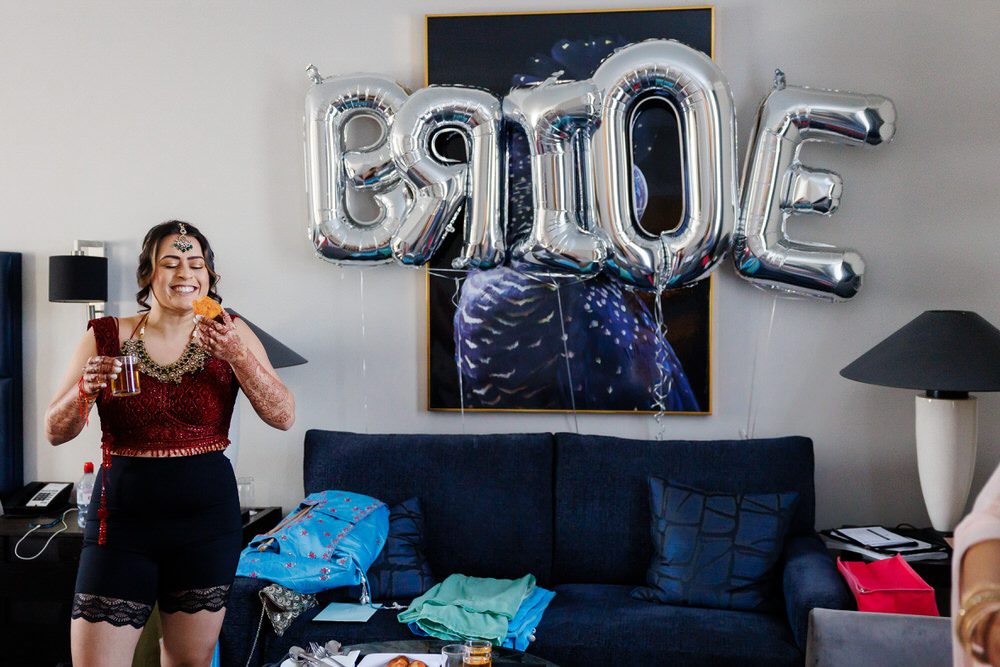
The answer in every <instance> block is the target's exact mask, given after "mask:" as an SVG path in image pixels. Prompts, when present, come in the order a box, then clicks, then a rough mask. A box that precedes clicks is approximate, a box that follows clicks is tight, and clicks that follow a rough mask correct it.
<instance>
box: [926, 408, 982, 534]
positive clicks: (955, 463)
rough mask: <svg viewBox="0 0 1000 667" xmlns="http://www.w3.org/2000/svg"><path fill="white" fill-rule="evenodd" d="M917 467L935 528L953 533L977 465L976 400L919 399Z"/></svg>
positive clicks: (963, 511) (928, 510)
mask: <svg viewBox="0 0 1000 667" xmlns="http://www.w3.org/2000/svg"><path fill="white" fill-rule="evenodd" d="M916 399H917V404H916V414H917V422H916V426H917V468H918V470H919V471H920V488H921V490H922V491H923V494H924V504H925V505H926V506H927V513H928V514H929V515H930V518H931V525H932V526H934V529H935V530H937V531H941V532H951V531H953V530H954V529H955V526H957V525H958V522H959V521H961V519H962V516H963V514H964V513H965V503H966V501H967V500H968V498H969V489H971V488H972V474H973V471H974V469H975V465H976V441H977V426H976V398H975V396H969V397H968V398H959V399H951V398H928V397H927V396H923V395H921V396H917V397H916Z"/></svg>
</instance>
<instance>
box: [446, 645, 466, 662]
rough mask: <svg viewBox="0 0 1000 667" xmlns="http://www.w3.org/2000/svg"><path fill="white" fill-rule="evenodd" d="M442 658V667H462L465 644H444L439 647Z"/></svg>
mask: <svg viewBox="0 0 1000 667" xmlns="http://www.w3.org/2000/svg"><path fill="white" fill-rule="evenodd" d="M441 655H443V656H444V666H443V667H462V663H463V662H464V661H465V644H445V645H444V646H442V647H441Z"/></svg>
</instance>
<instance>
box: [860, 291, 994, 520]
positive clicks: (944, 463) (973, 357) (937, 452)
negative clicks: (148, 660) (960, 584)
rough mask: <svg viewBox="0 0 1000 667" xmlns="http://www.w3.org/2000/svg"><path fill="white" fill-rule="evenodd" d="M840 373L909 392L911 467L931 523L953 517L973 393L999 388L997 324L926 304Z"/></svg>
mask: <svg viewBox="0 0 1000 667" xmlns="http://www.w3.org/2000/svg"><path fill="white" fill-rule="evenodd" d="M840 374H841V375H843V376H844V377H845V378H848V379H849V380H857V381H858V382H867V383H868V384H877V385H882V386H885V387H900V388H903V389H921V390H923V391H924V393H923V394H920V395H917V397H916V436H917V437H916V440H917V469H918V470H919V472H920V488H921V490H922V492H923V495H924V504H925V505H926V506H927V513H928V514H929V515H930V519H931V525H932V526H934V529H935V530H937V531H939V532H951V531H953V530H954V529H955V526H956V525H958V522H959V521H960V520H961V518H962V515H963V513H964V512H965V504H966V501H967V500H968V497H969V489H970V488H971V486H972V474H973V471H974V469H975V463H976V428H977V427H976V398H975V397H974V396H969V392H970V391H1000V330H997V328H996V327H994V326H993V325H992V324H990V323H989V322H987V321H986V320H984V319H983V318H982V317H980V316H979V315H977V314H976V313H973V312H969V311H962V310H928V311H926V312H925V313H923V314H922V315H920V316H918V317H917V318H916V319H914V320H913V321H912V322H910V323H909V324H907V325H906V326H904V327H903V328H902V329H900V330H899V331H897V332H896V333H894V334H892V335H891V336H889V337H888V338H886V339H885V340H883V341H882V342H881V343H879V344H878V345H876V346H875V347H873V348H872V349H871V350H869V351H868V352H865V353H864V354H863V355H861V356H860V357H858V358H857V359H856V360H855V361H853V362H852V363H850V364H849V365H847V366H846V367H844V368H843V369H842V370H841V371H840Z"/></svg>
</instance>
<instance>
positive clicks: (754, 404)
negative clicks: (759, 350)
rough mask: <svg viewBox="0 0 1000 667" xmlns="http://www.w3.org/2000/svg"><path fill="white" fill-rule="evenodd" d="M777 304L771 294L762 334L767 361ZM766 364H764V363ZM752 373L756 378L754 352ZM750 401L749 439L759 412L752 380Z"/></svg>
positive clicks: (764, 356)
mask: <svg viewBox="0 0 1000 667" xmlns="http://www.w3.org/2000/svg"><path fill="white" fill-rule="evenodd" d="M777 306H778V295H777V294H772V295H771V316H770V317H769V318H768V321H767V333H766V334H765V335H764V353H763V360H764V361H765V362H767V357H768V355H769V353H770V350H771V332H772V331H773V330H774V311H775V310H776V309H777ZM764 365H766V364H764ZM753 374H754V377H755V378H756V375H757V354H756V352H755V353H754V360H753ZM750 403H751V405H752V408H753V409H752V412H751V413H750V414H748V415H747V439H750V438H752V437H753V436H754V434H755V433H756V432H757V413H758V412H760V401H757V400H755V397H754V394H753V381H751V384H750ZM751 414H752V415H753V420H752V421H751Z"/></svg>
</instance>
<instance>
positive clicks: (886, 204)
mask: <svg viewBox="0 0 1000 667" xmlns="http://www.w3.org/2000/svg"><path fill="white" fill-rule="evenodd" d="M551 4H552V3H540V2H537V1H534V2H532V1H528V0H507V1H506V2H496V1H490V2H482V3H477V4H475V6H474V7H470V5H469V4H468V3H465V2H459V1H458V0H438V1H433V2H430V1H423V2H413V1H410V2H406V1H403V0H398V1H391V0H367V1H365V2H351V3H348V2H333V1H325V2H321V1H314V2H263V1H260V0H257V1H247V0H226V1H221V0H218V1H214V2H209V3H205V2H193V1H186V2H169V3H167V2H149V1H145V2H136V1H135V0H131V1H129V0H121V1H115V2H111V1H105V2H87V3H79V2H72V1H66V2H54V1H49V2H30V3H29V2H16V1H14V0H0V156H2V158H0V202H2V222H0V249H3V250H13V251H19V252H22V253H24V254H25V262H24V269H25V276H24V295H25V330H24V340H25V363H24V365H25V382H26V384H25V437H26V443H27V445H26V452H25V475H26V477H27V478H28V479H37V478H42V479H76V477H78V474H79V473H78V471H79V470H80V466H81V463H82V462H83V461H84V460H97V459H99V450H98V441H99V431H98V428H97V425H96V423H92V424H91V426H90V427H89V428H88V429H87V431H86V432H85V433H84V434H83V435H82V436H81V437H80V438H78V439H77V440H75V441H73V442H71V443H68V444H66V445H63V446H61V447H59V448H53V447H50V446H49V445H48V444H47V443H46V442H45V439H44V432H43V429H42V416H43V413H44V409H45V406H46V405H47V403H48V401H49V399H50V397H51V394H52V392H53V390H54V388H55V386H56V384H57V383H58V382H59V380H60V378H61V377H62V375H63V373H64V371H65V366H66V363H67V360H68V357H69V355H70V352H71V350H72V348H73V346H74V345H75V343H76V341H77V339H78V337H79V335H80V334H81V333H82V328H83V325H84V313H83V310H84V309H83V307H82V306H73V305H64V304H50V303H49V302H48V301H47V291H46V290H47V280H48V270H47V258H48V257H49V256H50V255H54V254H64V253H66V252H67V251H68V250H69V249H70V248H71V247H72V242H73V240H74V239H76V238H87V239H104V240H106V241H108V242H110V244H111V267H112V275H111V283H112V287H111V289H112V297H111V298H112V303H110V304H109V312H111V313H115V314H117V313H130V312H134V306H135V304H134V301H133V299H132V293H133V292H134V289H135V288H134V280H133V278H132V275H133V272H134V267H135V256H136V254H137V252H138V247H139V242H140V240H141V238H142V235H143V234H144V232H145V231H146V229H148V228H149V227H150V226H151V225H153V224H155V223H157V222H160V221H162V220H166V219H169V218H181V219H187V220H190V221H192V222H195V223H196V224H198V225H199V226H200V227H201V228H202V229H203V230H204V231H205V232H206V233H207V234H208V236H209V238H210V239H211V240H212V242H213V244H214V246H215V247H216V249H217V252H218V268H219V270H220V271H221V273H222V274H223V276H224V279H223V282H222V286H221V287H222V292H223V295H224V296H225V298H226V303H227V304H229V305H233V306H235V307H236V308H238V309H239V310H242V311H244V312H245V313H246V315H247V316H249V317H250V318H251V319H252V320H254V321H256V322H257V323H258V324H260V325H261V326H263V327H264V328H265V329H267V330H268V331H270V332H271V333H273V334H275V335H276V336H277V337H278V338H280V339H281V340H283V341H284V342H285V343H287V344H288V345H289V346H290V347H292V348H293V349H295V350H297V351H298V352H300V353H301V354H303V355H304V356H306V357H307V358H308V359H309V360H310V362H309V364H307V365H305V366H300V367H296V368H290V369H286V370H285V371H283V372H282V376H283V378H284V379H285V381H286V382H287V383H288V385H289V386H290V387H291V388H292V389H293V390H294V392H295V394H296V397H297V400H298V419H297V422H296V425H295V427H294V428H293V429H292V430H291V431H290V432H287V433H282V432H277V431H273V430H270V429H268V428H267V427H266V426H264V425H263V424H262V423H261V422H260V421H259V420H258V419H257V418H256V416H255V415H254V414H253V411H252V409H250V407H249V406H248V405H247V404H246V403H245V402H243V404H242V408H241V410H240V412H239V425H238V437H239V441H240V454H239V459H238V465H237V468H238V472H239V474H244V475H253V476H254V477H255V478H256V484H257V500H258V502H264V503H273V504H281V505H283V506H285V507H286V508H289V507H291V506H292V505H293V504H294V503H295V502H296V500H297V499H298V497H299V495H300V494H301V464H302V439H303V434H304V432H305V430H306V429H308V428H314V427H316V428H337V429H347V430H359V431H372V432H380V431H399V432H415V431H429V432H461V431H463V430H465V431H467V432H495V431H549V430H574V429H575V428H576V423H575V422H574V420H573V418H572V417H571V416H566V415H538V414H519V415H490V414H475V415H466V416H465V417H464V418H462V417H461V416H460V415H458V414H437V413H428V412H426V411H424V409H423V407H422V406H423V404H424V400H425V395H426V388H425V379H424V378H425V377H426V359H425V354H426V352H425V351H426V334H425V317H426V305H425V292H424V289H425V288H424V276H423V274H422V273H420V272H417V271H411V270H405V269H402V268H398V267H377V268H373V269H368V270H366V271H365V272H364V274H363V283H364V298H363V299H362V290H361V283H362V273H361V271H360V270H357V269H340V268H338V267H334V266H332V265H330V264H327V263H324V262H322V261H320V260H318V259H315V258H314V257H313V252H312V248H311V246H310V244H309V242H308V241H307V239H306V235H305V229H306V225H307V210H306V200H305V195H304V185H303V182H304V178H303V168H302V136H301V115H302V108H303V99H304V96H305V94H306V91H307V89H308V86H309V84H308V81H307V79H306V76H305V67H306V65H308V64H309V63H315V64H316V65H317V66H318V67H319V68H320V70H321V71H322V72H323V73H324V74H327V75H329V74H334V73H346V72H352V71H359V70H365V71H374V72H380V73H384V74H386V75H389V76H391V77H394V78H396V79H398V80H400V81H401V82H403V83H404V84H406V85H408V86H410V87H418V86H420V85H422V82H423V67H424V37H423V15H424V14H425V13H446V12H458V11H470V9H475V10H476V11H483V12H486V11H515V10H538V9H547V8H550V6H551ZM635 4H636V3H635V1H634V0H599V1H593V0H577V1H576V2H573V3H571V4H566V5H565V7H566V8H567V9H569V8H610V7H615V6H620V7H629V6H634V5H635ZM949 4H950V6H948V7H945V6H944V5H938V4H936V3H926V5H927V6H926V7H920V6H918V3H914V2H910V1H907V0H894V1H885V0H882V1H879V2H872V1H871V0H864V1H853V0H851V1H846V0H839V1H838V2H803V1H801V0H780V1H777V0H776V1H769V2H765V1H763V0H757V1H753V0H719V1H718V2H717V3H716V5H715V6H716V49H717V61H718V62H719V64H720V65H721V67H722V68H723V70H724V71H725V72H726V73H727V75H728V76H729V78H730V80H731V82H732V86H733V90H734V93H735V97H736V101H737V107H738V112H739V121H740V140H741V151H742V150H743V149H744V148H745V147H744V146H743V143H744V142H745V140H746V137H747V133H748V128H749V126H750V123H751V121H752V118H753V113H754V111H755V109H756V106H757V104H758V102H759V101H760V99H761V97H762V96H763V95H764V94H765V92H766V91H767V89H768V86H769V85H770V82H771V77H772V71H773V69H774V68H775V67H781V68H783V69H784V70H785V71H786V72H787V74H788V79H789V82H790V83H792V84H805V85H813V86H817V87H827V88H838V89H842V90H845V89H846V90H855V91H860V92H872V93H880V94H884V95H887V96H889V97H891V98H893V99H894V101H895V102H896V105H897V108H898V113H899V129H898V132H897V136H896V140H895V142H894V143H893V144H891V145H889V146H887V147H883V148H880V149H879V150H874V151H865V150H847V149H843V148H837V147H817V148H811V149H808V151H807V153H806V154H805V156H806V158H807V161H808V162H810V163H811V164H813V165H815V166H821V167H826V168H830V169H834V170H836V171H838V172H840V173H841V174H842V175H843V176H844V180H845V195H844V199H843V204H842V207H841V209H840V211H839V212H838V213H837V215H836V216H835V217H833V218H832V219H818V220H816V221H813V222H810V223H808V224H802V225H800V227H801V231H799V232H798V233H799V234H800V235H801V236H805V237H809V238H817V239H818V238H822V239H824V240H827V241H829V242H832V243H836V244H841V245H850V246H854V247H856V248H858V249H859V250H860V251H861V252H862V254H863V255H864V257H865V259H866V260H867V265H868V273H867V276H866V284H865V286H864V289H863V291H862V293H861V295H860V296H859V297H858V298H856V299H855V300H854V301H852V302H850V303H846V304H840V305H831V304H826V303H820V302H813V301H788V300H781V301H779V302H778V304H777V309H776V315H775V321H774V329H773V334H772V336H771V340H770V343H769V345H768V350H769V354H768V355H767V356H766V357H765V355H764V354H763V348H762V350H761V352H760V353H759V358H760V364H759V371H758V373H759V374H758V377H757V382H756V390H755V392H754V394H755V402H756V404H757V405H758V406H759V410H758V411H757V428H756V432H757V435H777V434H787V433H802V434H806V435H809V436H811V437H813V438H814V440H815V443H816V457H817V472H816V484H817V492H818V524H819V525H820V526H821V527H822V526H830V525H835V524H840V523H846V522H862V521H880V522H887V523H894V522H899V521H908V522H911V523H915V524H918V525H926V524H927V523H928V522H927V517H926V513H925V510H924V509H923V504H922V501H921V495H920V490H919V483H918V481H917V472H916V459H915V453H914V445H913V433H912V431H913V398H912V394H911V392H908V391H903V390H892V389H885V388H879V387H872V386H867V385H860V384H856V383H852V382H848V381H846V380H844V379H842V378H840V377H839V375H838V373H837V371H838V370H839V369H840V368H841V367H843V366H844V365H845V364H847V363H848V362H849V361H851V360H853V359H854V358H855V357H856V356H858V355H859V354H860V353H861V352H863V351H865V350H867V349H868V348H870V347H871V346H872V345H873V344H874V343H876V342H877V341H879V340H881V339H882V338H883V337H884V336H885V335H887V334H888V333H890V332H892V331H894V330H895V329H896V328H898V327H899V326H901V325H902V324H904V323H906V322H907V321H909V320H910V319H912V318H913V317H915V316H916V315H917V314H919V313H920V312H922V311H924V310H926V309H930V308H967V309H972V310H976V311H978V312H979V313H981V314H982V315H984V316H985V317H986V318H987V319H990V320H992V321H993V322H1000V313H998V305H1000V296H998V292H997V290H996V289H995V286H996V284H997V283H998V279H1000V265H998V262H997V260H996V257H997V250H998V248H1000V241H998V240H997V236H996V232H995V229H996V227H997V223H998V220H997V212H996V207H995V206H994V205H993V202H994V200H995V198H996V189H997V186H998V182H997V171H998V170H997V167H998V157H997V156H998V155H1000V139H998V135H997V133H996V132H995V128H994V127H993V126H994V125H995V121H996V119H997V117H998V116H997V108H998V106H1000V83H998V78H997V75H996V63H997V62H998V60H1000V45H998V44H997V42H996V39H995V36H996V34H997V32H998V31H1000V9H998V5H997V4H996V3H995V2H988V1H983V2H974V1H970V0H967V1H965V2H956V3H949ZM716 275H717V278H716V280H717V283H716V286H717V289H716V295H717V297H716V302H715V315H716V317H715V332H714V344H715V350H714V354H715V361H714V369H715V377H714V386H715V390H714V391H715V395H714V408H715V413H714V415H712V416H710V417H671V418H669V419H667V420H666V422H665V428H664V431H665V436H666V437H683V438H715V437H737V436H738V432H739V430H740V429H741V428H744V427H745V425H746V422H747V414H748V395H749V388H750V381H751V368H752V366H753V361H754V353H753V349H754V342H755V339H756V336H757V335H758V332H759V331H760V329H761V328H762V327H765V326H766V324H767V318H768V316H769V314H770V303H771V301H770V297H769V296H767V295H765V294H764V293H762V292H758V291H757V290H754V289H753V288H751V287H750V286H749V285H747V284H745V283H743V282H742V281H740V280H738V279H737V278H735V277H734V276H733V273H732V270H731V269H730V267H729V266H728V264H727V265H724V266H723V267H721V270H720V271H719V272H718V273H717V274H716ZM362 310H363V311H364V316H365V319H366V325H367V327H366V333H365V334H364V335H362V328H361V323H360V322H361V314H362ZM362 359H366V360H367V375H366V376H363V375H362V371H361V368H362V364H361V360H362ZM979 400H980V454H979V461H978V470H977V476H976V480H975V483H974V491H975V490H978V489H979V487H981V486H982V484H983V483H984V481H985V478H986V476H987V475H988V473H989V472H990V471H991V470H992V469H993V467H994V466H995V465H996V464H997V461H998V459H1000V442H998V440H1000V437H998V436H1000V416H998V414H997V413H998V409H997V408H998V405H1000V403H998V398H997V397H996V396H994V395H990V394H985V395H981V396H980V399H979ZM241 401H242V399H241ZM578 419H579V429H580V431H582V432H589V433H605V434H616V435H623V436H631V437H642V438H645V437H650V436H654V437H655V436H656V434H657V430H658V427H657V425H656V423H655V422H654V420H653V419H652V418H650V417H637V416H631V415H621V416H598V415H580V416H579V418H578ZM95 422H96V420H95ZM776 465H780V462H776Z"/></svg>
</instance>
